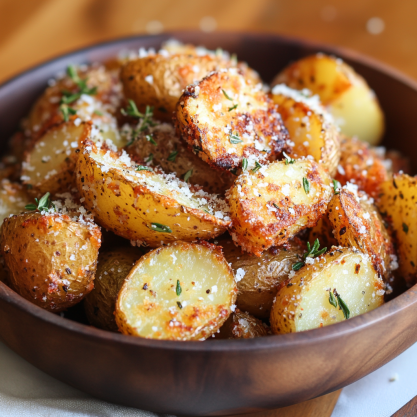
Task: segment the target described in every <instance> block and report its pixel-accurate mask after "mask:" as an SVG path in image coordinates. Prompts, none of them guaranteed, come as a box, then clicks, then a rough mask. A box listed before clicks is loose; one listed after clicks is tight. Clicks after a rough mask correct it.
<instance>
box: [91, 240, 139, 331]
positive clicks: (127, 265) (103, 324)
mask: <svg viewBox="0 0 417 417" xmlns="http://www.w3.org/2000/svg"><path fill="white" fill-rule="evenodd" d="M142 255H143V252H142V250H141V248H134V247H125V248H120V249H114V250H110V251H106V252H100V254H99V256H98V264H97V271H96V275H95V280H94V289H93V290H92V291H91V292H90V293H89V294H88V295H87V297H86V298H85V300H84V310H85V314H86V316H87V319H88V321H89V323H90V324H91V325H93V326H95V327H98V328H100V329H104V330H109V331H112V332H117V331H118V327H117V324H116V319H115V317H114V311H115V308H116V300H117V296H118V295H119V291H120V288H122V285H123V283H124V281H125V279H126V277H127V276H128V274H129V272H130V270H131V269H132V268H133V266H134V265H135V262H136V261H137V260H138V259H140V257H141V256H142Z"/></svg>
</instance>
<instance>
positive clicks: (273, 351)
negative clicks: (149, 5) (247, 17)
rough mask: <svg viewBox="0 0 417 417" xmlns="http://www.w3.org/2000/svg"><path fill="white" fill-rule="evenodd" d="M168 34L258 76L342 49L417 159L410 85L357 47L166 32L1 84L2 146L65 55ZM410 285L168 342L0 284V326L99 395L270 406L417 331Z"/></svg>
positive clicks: (415, 91)
mask: <svg viewBox="0 0 417 417" xmlns="http://www.w3.org/2000/svg"><path fill="white" fill-rule="evenodd" d="M170 37H175V38H177V39H180V40H183V41H186V42H192V43H197V44H204V45H205V46H207V47H209V48H216V47H218V46H220V47H222V48H224V49H227V50H229V51H232V52H236V53H237V54H238V57H239V59H242V60H246V61H247V62H248V63H249V64H250V65H251V66H252V67H254V68H255V69H257V70H258V71H259V72H260V73H261V75H262V76H263V78H264V80H265V81H270V80H271V79H272V78H273V76H274V75H275V74H276V73H277V72H278V71H279V70H280V69H281V68H283V67H284V66H285V65H286V64H288V62H290V61H292V60H295V59H298V58H300V57H302V56H305V55H307V54H311V53H314V52H318V51H323V52H329V53H333V54H336V55H338V56H341V57H342V58H344V59H345V60H346V61H347V62H348V63H350V64H351V65H353V66H354V68H355V69H356V70H357V71H358V72H359V73H361V74H362V75H363V76H364V77H365V78H366V79H367V80H368V82H369V83H370V85H371V86H372V88H373V89H374V90H375V91H376V93H377V95H378V97H379V98H380V101H381V103H382V106H383V108H384V110H385V113H386V117H387V135H386V138H385V143H384V144H385V145H387V146H389V147H392V148H396V149H399V150H400V151H403V152H404V153H405V154H406V155H408V156H409V157H410V158H411V160H412V161H413V162H414V168H416V164H415V162H416V161H417V124H416V123H415V109H417V84H416V83H414V82H413V81H411V80H409V79H407V78H406V77H404V76H403V75H399V74H398V73H396V72H395V71H393V70H390V69H387V68H386V67H385V66H383V65H381V64H378V63H375V62H373V61H371V60H369V59H367V58H363V57H360V56H358V55H357V54H354V53H352V52H346V51H343V50H339V49H332V48H329V47H325V46H322V45H315V44H311V43H309V42H305V41H297V40H294V39H288V38H283V37H280V36H277V35H272V34H269V35H268V34H247V33H215V34H212V35H205V34H202V33H198V32H192V33H186V32H180V33H171V34H165V35H160V36H143V37H135V38H128V39H122V40H117V41H113V42H109V43H105V44H101V45H97V46H93V47H89V48H86V49H83V50H81V51H78V52H74V53H71V54H68V55H65V56H63V57H60V58H57V59H55V60H52V61H50V62H48V63H45V64H43V65H41V66H39V67H36V68H34V69H31V70H29V71H27V72H25V73H23V74H21V75H19V76H18V77H16V78H14V79H12V80H10V81H8V82H7V83H5V84H4V85H3V86H1V87H0V139H1V141H0V144H1V145H2V146H3V147H4V145H5V142H6V140H7V139H8V137H9V136H10V135H11V133H12V132H13V131H14V130H15V129H16V127H17V125H18V121H19V119H20V118H21V117H22V116H23V115H25V114H26V112H27V111H28V109H29V107H30V105H31V104H32V103H33V101H34V100H35V98H36V96H37V95H38V94H39V93H40V92H41V91H42V89H43V88H44V87H45V85H46V81H47V80H48V78H50V77H52V76H53V75H54V74H56V72H58V71H60V70H63V69H64V68H65V67H66V66H67V65H69V64H72V63H75V64H77V63H84V62H90V61H96V60H103V59H105V58H107V57H110V56H112V55H114V54H116V53H117V52H118V51H119V50H120V49H122V48H139V47H141V46H143V47H151V46H152V47H158V46H159V45H160V43H161V42H162V41H164V40H167V39H168V38H170ZM416 292H417V286H415V287H413V288H411V289H409V290H408V291H406V292H404V293H403V294H401V295H399V296H398V297H396V298H394V299H393V300H392V301H389V302H388V303H386V304H385V305H383V306H382V307H380V308H378V309H376V310H374V311H372V312H370V313H366V314H364V315H362V316H359V317H354V318H352V319H350V320H347V321H345V322H343V323H339V324H335V325H332V326H328V327H325V328H322V329H316V330H310V331H307V332H303V333H297V334H288V335H283V336H270V337H265V338H261V339H254V340H231V341H212V342H205V343H201V342H170V341H157V340H145V339H139V338H135V337H128V336H123V335H121V334H114V333H109V332H105V331H102V330H99V329H95V328H92V327H89V326H86V325H84V324H80V323H77V322H75V321H71V320H68V319H66V318H62V317H60V316H58V315H54V314H51V313H49V312H47V311H44V310H42V309H40V308H39V307H36V306H35V305H32V304H31V303H29V302H28V301H26V300H24V299H23V298H21V297H20V296H19V295H17V294H16V293H15V292H13V291H12V290H10V289H9V288H8V287H6V286H5V285H3V284H1V283H0V336H1V337H2V339H3V341H4V342H5V343H6V344H7V345H8V346H10V347H11V348H12V349H13V350H14V351H15V352H17V353H18V354H19V355H20V356H22V357H23V358H24V359H26V360H27V361H28V362H30V363H31V364H33V365H34V366H36V367H38V368H39V369H42V370H43V371H45V372H46V373H48V374H49V375H52V376H54V377H55V378H57V379H59V380H61V381H63V382H66V383H68V384H69V385H71V386H73V387H76V388H79V389H80V390H82V391H85V392H87V393H89V394H91V395H93V396H95V397H97V398H101V399H103V400H106V401H110V402H114V403H118V404H124V405H128V406H132V407H138V408H142V409H146V410H152V411H155V412H160V413H170V414H180V415H191V416H203V415H213V416H214V415H227V414H233V413H243V412H251V411H256V410H260V409H266V408H276V407H282V406H287V405H291V404H294V403H297V402H301V401H305V400H308V399H311V398H313V397H317V396H319V395H323V394H326V393H329V392H331V391H334V390H337V389H339V388H342V387H344V386H346V385H348V384H351V383H352V382H355V381H356V380H358V379H359V378H362V377H363V376H365V375H367V374H368V373H370V372H372V371H374V370H375V369H377V368H379V367H380V366H382V365H384V364H385V363H387V362H388V361H390V360H391V359H393V358H394V357H396V356H397V355H399V354H400V353H401V352H403V351H404V350H405V349H407V348H408V347H409V346H411V345H412V344H413V343H414V342H416V341H417V320H416V317H417V293H416Z"/></svg>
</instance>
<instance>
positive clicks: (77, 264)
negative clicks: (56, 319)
mask: <svg viewBox="0 0 417 417" xmlns="http://www.w3.org/2000/svg"><path fill="white" fill-rule="evenodd" d="M0 238H1V248H2V252H1V255H2V256H4V259H5V263H6V266H7V267H8V269H9V270H10V283H11V287H12V288H13V289H14V290H15V291H16V292H17V293H18V294H20V295H21V296H22V297H23V298H26V299H27V300H29V301H31V302H33V303H34V304H36V305H38V306H39V307H42V308H44V309H46V310H49V311H52V312H59V311H62V310H65V309H66V308H68V307H71V306H73V305H74V304H76V303H78V302H79V301H81V300H82V299H83V298H84V297H85V296H86V295H87V294H88V293H89V292H90V291H91V290H92V289H93V287H94V282H93V280H94V274H95V271H96V266H97V256H98V250H99V247H100V243H101V242H100V238H101V232H100V229H99V228H98V227H97V226H95V225H93V224H91V225H89V226H86V225H84V224H82V223H79V222H76V221H74V220H71V218H70V217H69V216H67V215H61V214H41V213H39V212H26V213H22V214H19V215H15V216H12V217H8V218H6V219H5V220H4V223H3V225H2V227H1V231H0Z"/></svg>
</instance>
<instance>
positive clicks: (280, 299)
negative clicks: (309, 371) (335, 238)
mask: <svg viewBox="0 0 417 417" xmlns="http://www.w3.org/2000/svg"><path fill="white" fill-rule="evenodd" d="M333 289H336V290H337V292H338V293H339V294H340V296H341V297H342V299H343V300H344V301H345V303H346V305H347V306H348V308H349V310H350V317H354V316H357V315H359V314H363V313H365V312H367V311H370V310H373V309H375V308H377V307H379V306H381V305H382V304H383V303H384V293H385V291H384V282H383V281H382V280H381V279H380V278H379V277H378V274H377V272H376V271H375V270H374V268H373V265H372V263H371V261H370V259H369V257H368V255H365V254H363V253H361V252H360V251H358V250H357V249H354V248H342V247H332V248H331V249H330V251H329V252H327V253H326V254H325V255H322V256H321V257H320V258H315V262H313V264H312V265H305V266H303V267H302V268H301V269H299V270H298V271H297V272H295V273H294V274H293V276H292V277H291V279H290V280H288V283H287V285H284V286H282V287H281V289H280V290H279V291H278V294H277V296H276V299H275V301H274V305H273V307H272V310H271V318H270V322H271V330H272V332H273V333H274V334H285V333H294V332H298V331H303V330H309V329H312V328H317V327H323V326H328V325H329V324H333V323H337V322H340V321H344V320H345V317H344V314H343V312H342V310H341V309H340V308H339V307H338V308H336V307H334V306H333V305H331V304H330V302H329V290H333Z"/></svg>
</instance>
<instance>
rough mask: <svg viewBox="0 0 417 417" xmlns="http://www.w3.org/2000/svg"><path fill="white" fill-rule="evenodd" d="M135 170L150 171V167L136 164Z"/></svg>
mask: <svg viewBox="0 0 417 417" xmlns="http://www.w3.org/2000/svg"><path fill="white" fill-rule="evenodd" d="M136 171H152V168H150V167H147V166H145V165H138V166H137V167H136Z"/></svg>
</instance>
